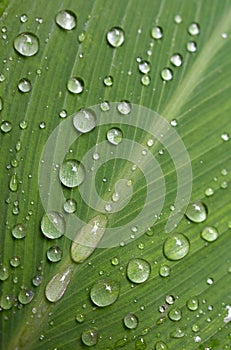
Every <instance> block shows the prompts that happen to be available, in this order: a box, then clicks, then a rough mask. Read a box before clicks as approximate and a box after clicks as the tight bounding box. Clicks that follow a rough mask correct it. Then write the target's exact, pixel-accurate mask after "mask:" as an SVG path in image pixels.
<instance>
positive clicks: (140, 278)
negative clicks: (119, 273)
mask: <svg viewBox="0 0 231 350" xmlns="http://www.w3.org/2000/svg"><path fill="white" fill-rule="evenodd" d="M150 272H151V266H150V264H149V263H148V262H147V261H146V260H144V259H139V258H135V259H131V260H130V261H129V263H128V266H127V277H128V278H129V280H130V281H131V282H134V283H143V282H145V281H147V279H148V278H149V276H150Z"/></svg>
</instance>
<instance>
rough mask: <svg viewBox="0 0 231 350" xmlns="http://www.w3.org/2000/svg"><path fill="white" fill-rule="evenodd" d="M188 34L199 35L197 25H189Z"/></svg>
mask: <svg viewBox="0 0 231 350" xmlns="http://www.w3.org/2000/svg"><path fill="white" fill-rule="evenodd" d="M188 32H189V34H190V35H193V36H194V35H199V34H200V27H199V24H198V23H191V24H190V26H189V27H188Z"/></svg>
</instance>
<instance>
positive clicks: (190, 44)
mask: <svg viewBox="0 0 231 350" xmlns="http://www.w3.org/2000/svg"><path fill="white" fill-rule="evenodd" d="M186 48H187V50H188V52H196V51H197V44H196V42H195V41H189V42H187V45H186Z"/></svg>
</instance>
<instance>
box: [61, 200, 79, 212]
mask: <svg viewBox="0 0 231 350" xmlns="http://www.w3.org/2000/svg"><path fill="white" fill-rule="evenodd" d="M63 209H64V211H65V212H66V213H68V214H72V213H75V212H76V209H77V203H76V201H75V200H74V199H67V200H66V202H65V203H64V204H63Z"/></svg>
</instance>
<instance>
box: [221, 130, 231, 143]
mask: <svg viewBox="0 0 231 350" xmlns="http://www.w3.org/2000/svg"><path fill="white" fill-rule="evenodd" d="M229 138H230V136H229V134H228V133H227V132H223V133H222V134H221V139H222V140H223V141H229Z"/></svg>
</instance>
